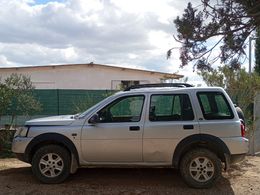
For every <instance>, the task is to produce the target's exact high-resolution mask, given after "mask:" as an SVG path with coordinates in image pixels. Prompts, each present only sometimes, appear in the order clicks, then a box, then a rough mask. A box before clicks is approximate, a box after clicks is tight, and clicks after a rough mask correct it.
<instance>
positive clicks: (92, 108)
mask: <svg viewBox="0 0 260 195" xmlns="http://www.w3.org/2000/svg"><path fill="white" fill-rule="evenodd" d="M113 96H114V95H112V96H109V97H107V98H105V99H103V100H102V101H100V102H99V103H97V104H95V105H94V106H92V107H90V108H89V109H87V110H86V111H85V112H83V113H81V114H79V116H78V117H79V118H81V117H84V116H85V115H86V114H88V113H89V112H92V111H93V110H95V109H96V108H97V107H99V106H100V105H101V104H102V103H103V102H106V101H107V100H109V99H110V98H112V97H113Z"/></svg>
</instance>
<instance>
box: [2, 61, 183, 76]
mask: <svg viewBox="0 0 260 195" xmlns="http://www.w3.org/2000/svg"><path fill="white" fill-rule="evenodd" d="M65 66H66V67H72V66H89V67H101V68H110V69H120V70H126V71H141V72H146V73H151V74H161V75H162V76H163V77H164V78H166V79H179V78H182V77H183V75H180V74H176V73H165V72H159V71H151V70H143V69H135V68H126V67H120V66H112V65H104V64H94V63H88V64H55V65H36V66H15V67H0V70H1V69H5V70H13V69H16V70H18V69H36V68H59V67H65Z"/></svg>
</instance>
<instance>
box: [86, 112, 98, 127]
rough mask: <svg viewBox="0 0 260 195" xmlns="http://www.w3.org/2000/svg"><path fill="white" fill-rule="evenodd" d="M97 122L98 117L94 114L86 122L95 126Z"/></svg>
mask: <svg viewBox="0 0 260 195" xmlns="http://www.w3.org/2000/svg"><path fill="white" fill-rule="evenodd" d="M98 122H99V116H98V114H94V115H93V116H92V117H91V118H90V119H89V120H88V123H90V124H93V125H94V124H96V123H98Z"/></svg>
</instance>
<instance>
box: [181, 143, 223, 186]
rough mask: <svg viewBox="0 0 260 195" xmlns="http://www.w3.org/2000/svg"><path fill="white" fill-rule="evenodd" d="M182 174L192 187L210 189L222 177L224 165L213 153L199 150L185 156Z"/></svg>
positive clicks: (182, 163) (202, 149) (182, 162)
mask: <svg viewBox="0 0 260 195" xmlns="http://www.w3.org/2000/svg"><path fill="white" fill-rule="evenodd" d="M180 172H181V175H182V178H183V179H184V181H185V183H187V184H188V185H189V186H190V187H193V188H209V187H211V186H212V185H213V184H214V183H215V182H216V180H217V179H218V178H219V177H220V176H221V172H222V164H221V161H220V159H219V158H218V157H217V156H216V155H215V154H214V153H213V152H211V151H209V150H207V149H204V148H199V149H195V150H192V151H190V152H188V153H187V154H185V155H184V157H183V158H182V160H181V164H180Z"/></svg>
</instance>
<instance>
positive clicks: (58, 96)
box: [57, 89, 60, 115]
mask: <svg viewBox="0 0 260 195" xmlns="http://www.w3.org/2000/svg"><path fill="white" fill-rule="evenodd" d="M57 111H58V115H60V92H59V89H57Z"/></svg>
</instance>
